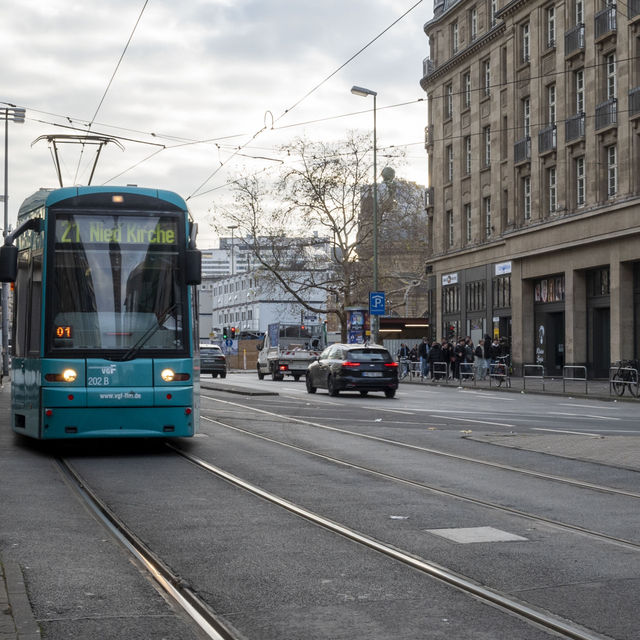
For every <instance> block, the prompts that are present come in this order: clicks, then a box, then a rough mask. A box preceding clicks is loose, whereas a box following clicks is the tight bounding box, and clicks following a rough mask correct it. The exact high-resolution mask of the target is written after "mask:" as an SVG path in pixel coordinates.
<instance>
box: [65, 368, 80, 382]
mask: <svg viewBox="0 0 640 640" xmlns="http://www.w3.org/2000/svg"><path fill="white" fill-rule="evenodd" d="M77 377H78V372H77V371H75V370H74V369H65V370H64V371H63V372H62V379H63V380H64V381H65V382H75V380H76V378H77Z"/></svg>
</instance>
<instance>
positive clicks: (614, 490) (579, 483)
mask: <svg viewBox="0 0 640 640" xmlns="http://www.w3.org/2000/svg"><path fill="white" fill-rule="evenodd" d="M202 398H206V399H208V400H212V401H214V402H219V403H222V404H226V405H230V406H234V407H240V408H242V409H247V410H250V411H253V412H255V413H260V414H262V415H267V416H271V417H273V418H279V419H282V420H287V421H290V422H295V423H298V424H303V425H305V426H310V427H315V428H317V429H324V430H327V431H331V432H334V433H341V434H344V435H346V436H350V437H355V438H360V439H363V440H368V441H373V442H379V443H381V444H385V445H392V446H395V447H399V448H402V449H408V450H411V451H418V452H422V453H427V454H430V455H435V456H439V457H443V458H448V459H451V460H459V461H461V462H469V463H472V464H476V465H479V466H484V467H489V468H493V469H498V470H500V471H510V472H513V473H517V474H520V475H523V476H529V477H533V478H538V479H541V480H550V481H553V482H557V483H559V484H563V485H568V486H573V487H579V488H581V489H591V490H593V491H598V492H600V493H606V494H611V495H616V496H621V497H626V498H633V499H636V500H640V492H637V491H630V490H627V489H620V488H618V487H609V486H605V485H601V484H596V483H593V482H587V481H584V480H577V479H575V478H568V477H566V476H559V475H556V474H552V473H544V472H541V471H536V470H534V469H526V468H523V467H516V466H513V465H509V464H503V463H501V462H492V461H490V460H482V459H480V458H474V457H471V456H465V455H461V454H458V453H451V452H450V451H442V450H439V449H434V448H431V447H423V446H420V445H414V444H409V443H406V442H401V441H399V440H394V439H392V438H384V437H381V436H374V435H370V434H366V433H358V432H357V431H351V430H349V429H342V428H340V427H335V426H331V425H326V424H321V423H319V422H314V421H312V420H307V419H305V418H298V417H295V416H290V415H285V414H280V413H276V412H274V411H267V410H266V409H260V408H258V407H252V406H251V405H245V404H241V403H239V402H231V401H229V400H221V399H219V398H214V397H212V396H205V395H202ZM203 418H204V417H203ZM204 419H207V418H204ZM246 431H247V433H252V434H253V435H259V434H255V433H253V432H251V431H250V430H246ZM281 444H284V443H281Z"/></svg>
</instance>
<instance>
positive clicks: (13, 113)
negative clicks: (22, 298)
mask: <svg viewBox="0 0 640 640" xmlns="http://www.w3.org/2000/svg"><path fill="white" fill-rule="evenodd" d="M2 104H4V105H5V106H4V107H0V114H1V115H2V117H4V229H3V230H2V235H3V237H5V238H6V237H7V234H8V233H9V120H11V121H12V122H18V123H23V122H24V116H25V110H24V109H22V108H21V107H16V105H15V104H10V103H8V102H3V103H2ZM8 346H9V283H8V282H3V283H2V375H3V376H6V375H9V351H8Z"/></svg>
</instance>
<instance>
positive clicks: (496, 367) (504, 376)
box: [489, 362, 511, 388]
mask: <svg viewBox="0 0 640 640" xmlns="http://www.w3.org/2000/svg"><path fill="white" fill-rule="evenodd" d="M495 378H500V379H501V381H503V382H504V383H505V386H507V387H510V386H511V378H510V376H509V365H508V364H507V363H506V362H491V363H490V364H489V388H491V387H492V386H493V384H492V383H493V382H495ZM501 383H502V382H501ZM498 386H499V385H498Z"/></svg>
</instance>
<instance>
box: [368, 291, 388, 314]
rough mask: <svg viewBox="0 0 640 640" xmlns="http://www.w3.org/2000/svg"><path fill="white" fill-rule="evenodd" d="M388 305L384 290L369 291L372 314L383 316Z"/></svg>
mask: <svg viewBox="0 0 640 640" xmlns="http://www.w3.org/2000/svg"><path fill="white" fill-rule="evenodd" d="M385 307H386V302H385V298H384V291H370V292H369V313H370V314H371V315H372V316H383V315H384V310H385Z"/></svg>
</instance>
